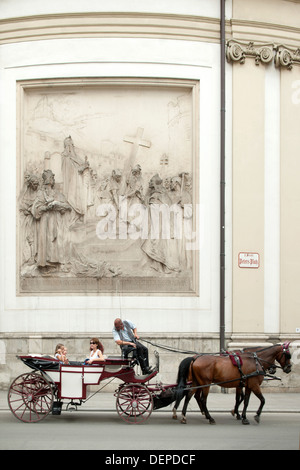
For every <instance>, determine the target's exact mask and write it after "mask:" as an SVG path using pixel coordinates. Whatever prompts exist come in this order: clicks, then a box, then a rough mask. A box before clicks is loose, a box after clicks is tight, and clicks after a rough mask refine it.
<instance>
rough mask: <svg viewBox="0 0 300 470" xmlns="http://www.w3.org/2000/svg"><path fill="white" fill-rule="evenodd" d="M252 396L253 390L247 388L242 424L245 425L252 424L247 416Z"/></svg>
mask: <svg viewBox="0 0 300 470" xmlns="http://www.w3.org/2000/svg"><path fill="white" fill-rule="evenodd" d="M250 395H251V390H250V389H249V388H246V392H245V398H244V408H243V412H242V423H243V424H250V423H249V421H248V419H247V416H246V412H247V408H248V405H249V399H250Z"/></svg>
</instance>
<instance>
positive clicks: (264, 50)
mask: <svg viewBox="0 0 300 470" xmlns="http://www.w3.org/2000/svg"><path fill="white" fill-rule="evenodd" d="M226 58H227V62H233V63H234V62H239V63H240V64H244V63H245V61H246V59H248V58H249V59H254V62H255V64H256V65H259V64H261V63H263V64H270V63H272V62H274V64H275V66H276V67H283V68H287V69H288V70H291V69H292V67H293V65H300V48H296V49H292V48H290V47H288V46H284V45H282V44H280V45H276V44H272V43H269V44H259V43H254V42H252V41H250V42H248V43H247V42H242V41H237V40H235V39H231V40H230V41H228V42H227V47H226Z"/></svg>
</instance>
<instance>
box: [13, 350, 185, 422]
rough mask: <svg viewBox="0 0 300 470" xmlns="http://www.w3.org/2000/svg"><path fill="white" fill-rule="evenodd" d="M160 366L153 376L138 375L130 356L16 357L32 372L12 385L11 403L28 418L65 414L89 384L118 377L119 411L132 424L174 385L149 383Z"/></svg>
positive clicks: (15, 411) (84, 396)
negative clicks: (86, 361) (77, 358)
mask: <svg viewBox="0 0 300 470" xmlns="http://www.w3.org/2000/svg"><path fill="white" fill-rule="evenodd" d="M156 355H157V366H156V368H155V369H154V370H153V372H152V373H150V374H149V375H136V374H135V370H134V362H133V360H132V359H130V358H128V359H124V358H123V357H108V358H107V359H105V360H104V361H94V362H93V363H92V364H91V365H87V364H84V363H79V362H70V363H69V364H61V363H60V362H59V361H58V360H57V359H54V358H52V357H47V356H46V357H43V356H37V355H26V356H18V358H19V359H21V361H23V363H24V364H25V365H27V366H28V367H29V368H31V369H33V372H29V373H25V374H22V375H20V376H19V377H17V378H16V379H15V380H14V381H13V382H12V384H11V385H10V388H9V391H8V403H9V407H10V409H11V411H12V413H13V414H14V415H15V416H16V418H18V419H20V420H21V421H24V422H27V423H33V422H38V421H41V420H42V419H44V418H45V417H46V416H47V415H48V414H49V413H50V412H51V413H52V414H56V415H58V414H61V411H62V406H63V404H64V402H67V409H68V408H69V407H71V408H74V407H76V408H77V406H80V405H82V404H84V403H85V402H86V401H87V400H88V399H89V398H88V397H87V395H88V393H87V387H88V386H91V385H94V386H97V385H100V383H101V382H103V381H105V380H107V379H111V378H117V379H120V381H121V383H120V385H119V387H118V389H117V390H116V392H115V396H116V408H117V412H118V414H119V416H120V417H121V418H122V419H123V420H124V421H126V422H128V423H141V422H144V421H146V420H147V419H148V418H149V416H150V415H151V413H152V411H153V409H157V408H160V407H162V406H166V405H168V404H169V403H170V402H171V401H172V400H171V396H172V392H173V390H174V387H176V384H173V385H167V386H163V385H161V384H155V385H150V380H151V379H153V378H154V377H155V376H156V375H157V373H158V362H159V358H158V353H156Z"/></svg>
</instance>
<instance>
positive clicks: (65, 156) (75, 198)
mask: <svg viewBox="0 0 300 470" xmlns="http://www.w3.org/2000/svg"><path fill="white" fill-rule="evenodd" d="M61 155H62V174H63V194H64V195H65V197H66V200H67V201H68V203H69V205H70V206H71V207H72V209H73V210H74V211H75V213H76V214H77V218H78V216H79V217H80V216H85V214H86V212H87V207H88V205H89V204H88V202H87V201H88V189H89V182H87V181H86V172H87V171H89V166H90V165H89V162H88V161H87V158H85V160H82V159H81V158H80V157H79V156H78V155H77V154H76V152H75V148H74V144H73V140H72V137H71V136H69V137H67V138H66V139H65V140H64V151H63V152H62V154H61ZM81 218H82V217H81ZM75 221H76V220H75Z"/></svg>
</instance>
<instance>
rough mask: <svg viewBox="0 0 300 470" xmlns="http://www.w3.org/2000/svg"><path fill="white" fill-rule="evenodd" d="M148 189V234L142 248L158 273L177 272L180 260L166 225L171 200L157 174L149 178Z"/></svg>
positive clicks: (168, 218) (169, 228)
mask: <svg viewBox="0 0 300 470" xmlns="http://www.w3.org/2000/svg"><path fill="white" fill-rule="evenodd" d="M149 190H150V194H149V198H148V207H149V211H148V213H149V234H148V237H147V239H146V240H145V242H144V243H143V244H142V250H143V251H144V252H145V253H146V255H147V256H148V257H149V259H150V260H151V267H152V268H153V269H155V270H156V271H158V272H159V273H165V274H170V273H174V272H179V271H180V262H179V257H178V253H177V252H176V246H175V244H174V238H173V233H172V232H173V231H172V227H170V224H169V225H168V223H169V221H170V217H169V215H170V207H171V205H172V201H171V199H170V197H169V195H168V193H167V191H166V189H165V188H164V186H163V180H162V179H161V178H160V176H159V175H158V174H156V175H154V176H153V177H152V178H151V180H150V182H149ZM164 212H165V214H164ZM164 224H167V225H164Z"/></svg>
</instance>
